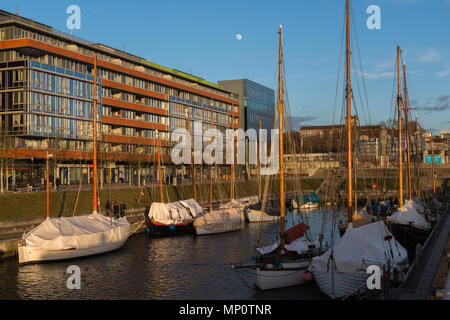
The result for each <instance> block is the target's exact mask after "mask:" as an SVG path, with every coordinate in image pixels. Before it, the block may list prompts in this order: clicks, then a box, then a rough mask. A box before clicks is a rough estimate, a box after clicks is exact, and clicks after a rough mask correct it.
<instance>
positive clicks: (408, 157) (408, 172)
mask: <svg viewBox="0 0 450 320" xmlns="http://www.w3.org/2000/svg"><path fill="white" fill-rule="evenodd" d="M403 90H404V96H405V128H406V168H407V169H406V181H407V183H408V199H409V200H412V188H411V155H410V150H409V148H410V146H409V130H408V118H409V109H408V89H407V88H406V65H405V62H403Z"/></svg>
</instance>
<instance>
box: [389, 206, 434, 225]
mask: <svg viewBox="0 0 450 320" xmlns="http://www.w3.org/2000/svg"><path fill="white" fill-rule="evenodd" d="M391 221H392V222H393V223H398V224H403V225H410V226H412V227H414V228H417V229H421V230H430V229H431V225H430V223H428V222H427V221H426V220H425V217H424V216H423V215H421V214H420V213H419V212H418V211H417V204H416V203H415V202H414V201H412V200H408V201H406V202H405V204H404V205H403V207H401V208H400V209H398V210H397V211H396V212H395V213H394V214H392V215H391Z"/></svg>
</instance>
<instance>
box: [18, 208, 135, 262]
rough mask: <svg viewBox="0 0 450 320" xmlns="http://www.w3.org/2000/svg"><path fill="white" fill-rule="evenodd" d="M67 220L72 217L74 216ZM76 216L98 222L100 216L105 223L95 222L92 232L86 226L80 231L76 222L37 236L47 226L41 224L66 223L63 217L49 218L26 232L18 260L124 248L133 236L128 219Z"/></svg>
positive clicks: (77, 256)
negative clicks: (67, 227) (62, 221)
mask: <svg viewBox="0 0 450 320" xmlns="http://www.w3.org/2000/svg"><path fill="white" fill-rule="evenodd" d="M92 217H94V218H92ZM65 219H66V220H71V219H72V218H65ZM75 219H78V222H79V220H80V219H84V220H87V219H91V220H92V221H93V222H95V219H100V221H103V224H101V225H100V223H99V224H97V225H95V224H93V226H92V229H91V231H89V232H88V231H87V230H86V229H83V230H82V231H79V230H81V228H80V227H79V225H78V226H77V225H76V223H74V224H73V227H72V230H70V229H66V230H64V233H63V232H59V233H53V234H51V236H50V233H49V236H48V237H44V238H42V237H38V236H36V234H37V233H38V232H39V229H38V228H40V227H41V229H42V228H44V227H45V226H42V225H43V224H44V223H45V224H46V226H48V225H49V224H52V225H60V226H61V228H63V229H64V228H65V227H66V226H67V225H66V226H62V225H61V222H60V221H61V218H58V219H47V220H46V221H44V222H43V223H42V224H41V225H40V226H38V227H36V228H35V229H34V230H32V231H31V232H29V233H28V234H26V235H25V237H24V239H23V240H22V241H23V243H22V244H19V246H18V251H19V263H20V264H23V263H34V262H44V261H56V260H65V259H73V258H80V257H86V256H91V255H96V254H100V253H105V252H109V251H113V250H116V249H119V248H121V247H122V246H123V245H124V244H125V242H126V241H127V239H128V237H129V235H130V224H129V223H128V221H127V220H126V218H119V219H117V220H112V221H111V219H109V218H106V217H102V216H98V217H97V218H95V216H92V215H91V216H78V217H75ZM97 221H98V220H97ZM107 221H109V227H108V225H107V224H106V223H105V222H107ZM88 222H90V220H88ZM51 231H55V230H51ZM67 231H69V233H67ZM42 234H44V236H45V234H46V233H45V232H44V233H41V234H40V236H41V235H42ZM36 239H37V240H38V241H37V240H36Z"/></svg>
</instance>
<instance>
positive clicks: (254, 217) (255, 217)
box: [247, 210, 280, 222]
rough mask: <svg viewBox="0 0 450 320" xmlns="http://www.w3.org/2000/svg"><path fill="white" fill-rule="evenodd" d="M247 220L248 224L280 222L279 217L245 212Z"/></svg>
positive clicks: (250, 211)
mask: <svg viewBox="0 0 450 320" xmlns="http://www.w3.org/2000/svg"><path fill="white" fill-rule="evenodd" d="M247 218H248V221H250V222H269V221H278V220H280V217H279V216H271V215H268V214H267V213H265V212H262V211H256V210H249V211H248V212H247Z"/></svg>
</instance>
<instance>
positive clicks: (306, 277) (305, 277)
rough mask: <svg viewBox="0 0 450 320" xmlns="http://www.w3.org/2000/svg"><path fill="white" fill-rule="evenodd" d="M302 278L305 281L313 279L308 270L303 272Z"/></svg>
mask: <svg viewBox="0 0 450 320" xmlns="http://www.w3.org/2000/svg"><path fill="white" fill-rule="evenodd" d="M303 280H304V281H305V282H311V281H312V280H313V274H312V273H311V272H310V271H309V270H306V271H305V272H304V273H303Z"/></svg>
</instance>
